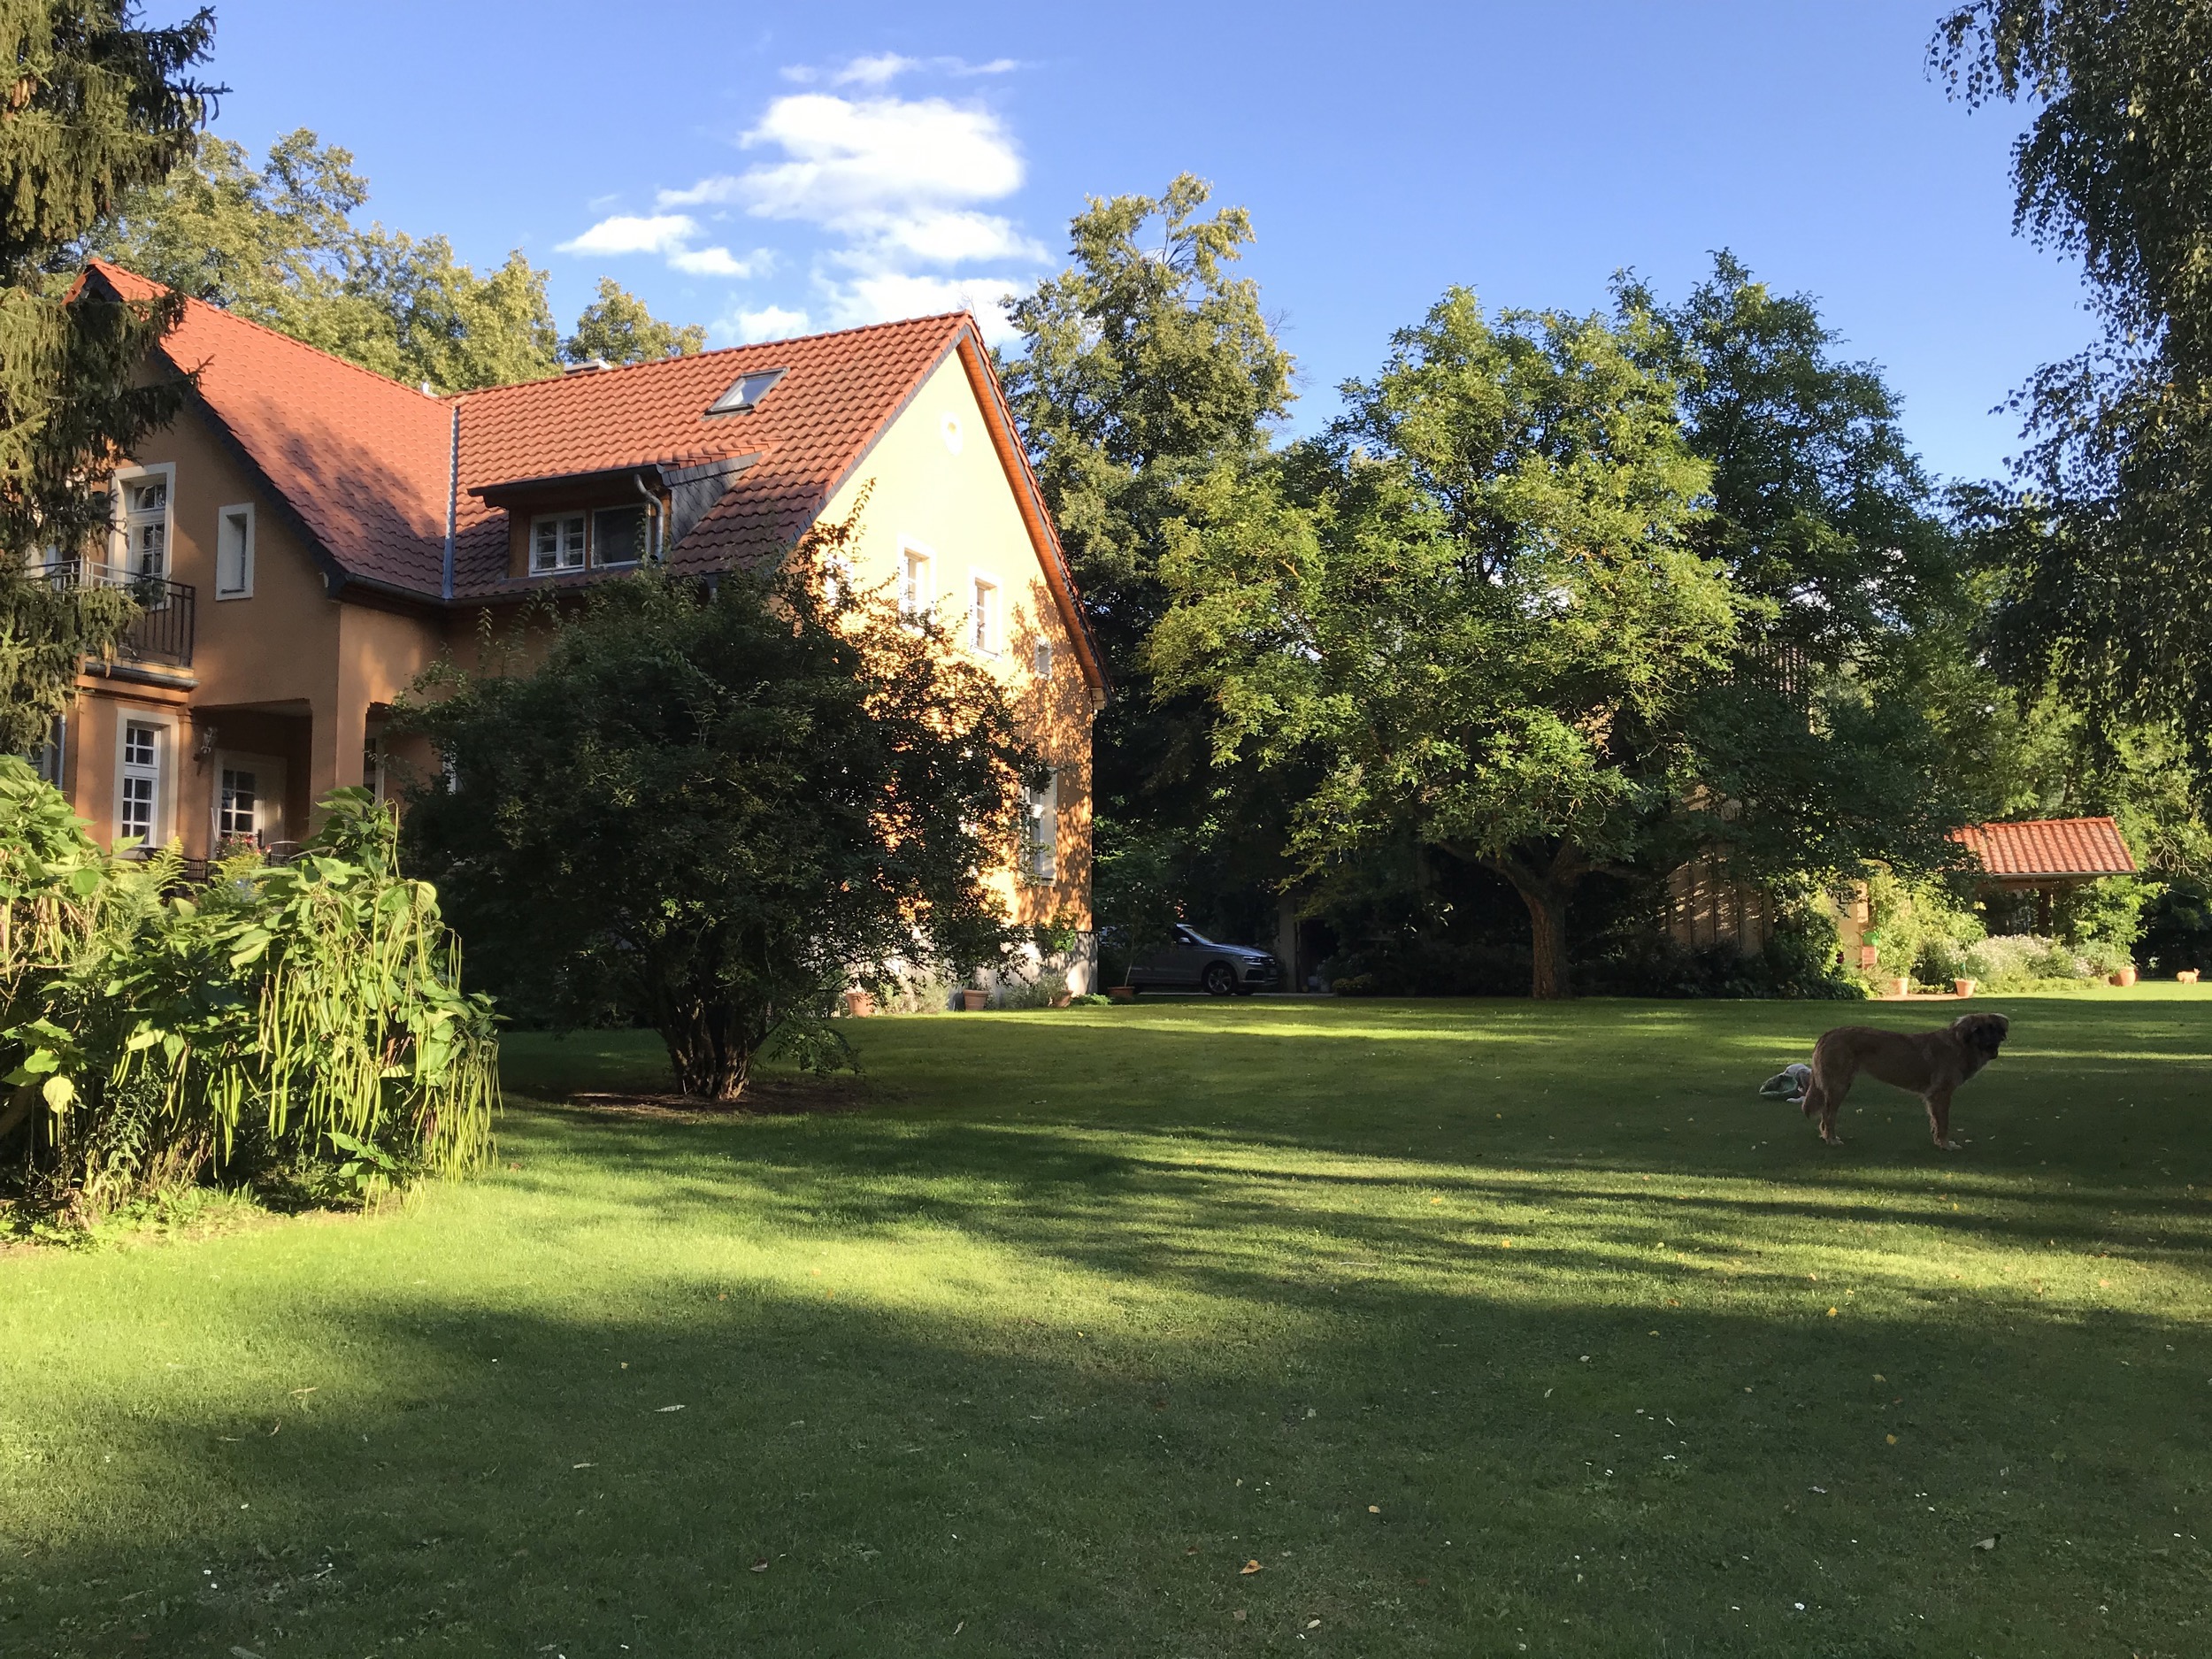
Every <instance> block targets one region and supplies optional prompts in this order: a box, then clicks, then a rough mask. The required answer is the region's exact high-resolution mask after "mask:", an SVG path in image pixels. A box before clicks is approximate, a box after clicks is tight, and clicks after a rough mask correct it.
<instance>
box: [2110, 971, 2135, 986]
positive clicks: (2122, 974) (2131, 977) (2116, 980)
mask: <svg viewBox="0 0 2212 1659" xmlns="http://www.w3.org/2000/svg"><path fill="white" fill-rule="evenodd" d="M2112 983H2113V984H2115V985H2133V984H2134V983H2135V970H2134V968H2133V967H2125V968H2122V969H2121V970H2120V971H2119V972H2117V973H2116V974H2114V975H2113V976H2112Z"/></svg>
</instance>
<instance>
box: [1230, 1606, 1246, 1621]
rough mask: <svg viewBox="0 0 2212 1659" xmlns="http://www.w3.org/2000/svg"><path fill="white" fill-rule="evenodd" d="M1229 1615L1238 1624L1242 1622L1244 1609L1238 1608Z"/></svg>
mask: <svg viewBox="0 0 2212 1659" xmlns="http://www.w3.org/2000/svg"><path fill="white" fill-rule="evenodd" d="M1229 1617H1231V1618H1233V1619H1234V1620H1236V1622H1237V1623H1238V1624H1243V1623H1244V1609H1242V1608H1239V1609H1237V1610H1236V1611H1235V1612H1233V1613H1232V1614H1230V1615H1229Z"/></svg>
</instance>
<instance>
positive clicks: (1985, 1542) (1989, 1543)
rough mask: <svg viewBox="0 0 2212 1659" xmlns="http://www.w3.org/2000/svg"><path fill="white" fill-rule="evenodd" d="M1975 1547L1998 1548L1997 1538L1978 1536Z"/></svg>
mask: <svg viewBox="0 0 2212 1659" xmlns="http://www.w3.org/2000/svg"><path fill="white" fill-rule="evenodd" d="M1974 1548H1977V1549H1994V1548H1997V1540H1995V1539H1993V1538H1978V1539H1976V1540H1974Z"/></svg>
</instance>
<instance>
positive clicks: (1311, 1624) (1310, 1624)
mask: <svg viewBox="0 0 2212 1659" xmlns="http://www.w3.org/2000/svg"><path fill="white" fill-rule="evenodd" d="M1306 1628H1307V1629H1308V1630H1319V1629H1320V1628H1321V1621H1320V1620H1319V1619H1317V1618H1310V1619H1308V1620H1307V1621H1306ZM233 1651H235V1649H234V1650H233Z"/></svg>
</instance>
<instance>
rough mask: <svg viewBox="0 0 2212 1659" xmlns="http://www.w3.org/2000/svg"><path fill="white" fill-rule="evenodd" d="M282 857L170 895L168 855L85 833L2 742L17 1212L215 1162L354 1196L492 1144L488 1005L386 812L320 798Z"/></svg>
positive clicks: (364, 796)
mask: <svg viewBox="0 0 2212 1659" xmlns="http://www.w3.org/2000/svg"><path fill="white" fill-rule="evenodd" d="M322 805H323V807H324V809H325V810H326V812H327V814H328V818H327V821H326V825H325V826H324V828H323V830H322V831H321V832H320V833H319V834H318V835H317V836H316V837H315V838H314V839H313V840H312V841H309V842H308V843H307V845H306V847H305V848H304V849H303V850H302V852H301V854H300V856H299V857H298V858H297V860H296V861H295V862H294V863H292V864H286V865H282V866H276V865H269V864H263V863H262V862H261V861H260V859H259V856H258V855H257V854H251V853H249V854H246V855H243V856H239V857H236V858H233V859H230V860H227V861H226V862H225V863H223V864H221V865H219V867H218V870H217V872H216V874H215V879H212V880H211V881H210V882H209V883H208V884H207V885H206V886H205V887H203V888H199V889H197V890H191V891H188V889H187V888H186V886H185V883H184V882H183V879H182V868H181V861H180V859H179V858H178V856H176V854H175V853H174V852H173V851H172V852H164V853H157V854H156V855H154V856H150V857H143V858H142V857H137V856H131V855H130V854H128V853H126V854H124V855H121V856H118V855H112V854H110V853H107V852H104V851H103V850H102V849H100V848H99V847H98V846H97V845H96V843H95V842H94V841H92V840H91V839H90V838H89V837H88V835H86V833H84V828H83V826H82V825H81V823H80V822H79V821H78V820H77V819H76V818H75V817H74V816H73V814H72V813H71V811H70V809H69V805H68V803H67V802H65V800H64V799H63V798H62V796H61V795H59V794H58V792H57V791H56V790H54V789H52V788H51V787H49V786H47V785H46V784H44V783H42V782H41V781H40V780H38V778H37V777H36V775H35V774H34V773H33V772H32V771H31V769H30V767H29V766H28V765H27V764H25V763H24V762H23V761H21V760H19V759H17V758H14V757H0V1067H5V1068H6V1072H5V1076H4V1079H0V1083H4V1086H5V1088H6V1090H7V1092H6V1093H5V1094H0V1159H4V1160H5V1162H6V1164H8V1165H10V1166H12V1184H14V1185H16V1186H17V1187H18V1188H19V1191H20V1192H21V1193H22V1194H24V1195H25V1196H26V1197H27V1199H28V1200H29V1201H30V1203H31V1206H32V1208H34V1209H35V1210H46V1211H56V1212H65V1214H66V1215H67V1216H68V1217H71V1218H72V1219H73V1220H75V1221H78V1222H83V1221H87V1220H90V1219H93V1218H96V1217H98V1216H100V1215H101V1214H104V1213H105V1212H106V1211H108V1210H111V1209H113V1208H114V1207H115V1206H116V1205H117V1204H119V1203H123V1202H128V1201H130V1200H132V1199H134V1198H139V1197H142V1196H144V1195H147V1194H155V1193H159V1192H162V1191H165V1190H173V1189H175V1188H178V1187H184V1186H187V1185H188V1184H190V1183H191V1182H192V1181H193V1180H194V1179H196V1177H197V1176H198V1175H199V1174H200V1173H201V1172H202V1171H204V1170H206V1169H208V1168H209V1167H211V1166H212V1167H214V1168H216V1169H218V1170H221V1171H227V1172H229V1173H231V1174H233V1175H234V1176H238V1175H243V1176H246V1177H248V1178H252V1177H254V1176H257V1175H259V1176H263V1177H265V1178H266V1179H271V1180H273V1181H283V1180H296V1179H300V1178H301V1177H302V1176H303V1172H306V1171H311V1170H312V1169H314V1168H316V1167H317V1166H328V1167H329V1168H331V1169H337V1168H339V1167H342V1166H345V1165H350V1166H351V1169H350V1172H349V1173H348V1174H347V1175H346V1176H345V1177H344V1180H345V1181H346V1183H348V1184H349V1186H350V1187H352V1188H353V1190H354V1191H355V1192H357V1193H368V1192H372V1191H373V1190H376V1189H379V1188H380V1187H387V1186H390V1185H395V1184H397V1183H400V1182H403V1181H404V1180H405V1179H408V1178H409V1177H410V1176H411V1175H413V1174H415V1173H417V1172H419V1171H459V1170H466V1169H470V1168H472V1167H475V1166H476V1165H478V1164H481V1163H482V1162H483V1161H484V1159H485V1158H486V1157H487V1156H488V1153H489V1149H490V1141H491V1120H492V1116H493V1113H494V1111H495V1108H496V1105H497V1102H498V1087H499V1086H498V1048H497V1041H496V1039H495V1035H494V1033H493V1018H492V1012H491V1008H490V1005H489V1003H488V1002H486V1001H485V1000H484V999H483V998H481V997H475V996H468V995H464V994H463V993H462V991H461V990H460V988H459V950H458V948H457V945H456V943H455V941H454V940H453V937H452V934H451V933H449V931H448V930H447V928H446V927H445V926H444V924H443V922H442V920H441V918H440V916H439V912H438V902H437V895H436V894H435V893H434V891H433V890H432V889H431V888H430V887H428V886H426V884H424V883H421V882H418V881H409V880H404V879H402V878H401V877H400V875H399V873H398V868H397V864H396V857H395V829H394V826H393V823H392V819H391V818H390V815H389V814H388V812H387V811H386V810H384V808H383V807H381V806H380V805H379V804H378V803H376V802H375V801H374V800H373V798H372V797H371V796H370V795H369V794H368V792H367V791H365V790H362V789H342V790H339V791H337V792H336V793H335V794H334V795H329V796H327V797H326V798H325V800H324V801H323V803H322Z"/></svg>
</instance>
